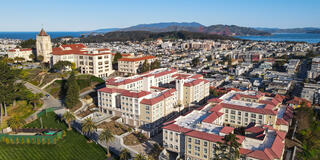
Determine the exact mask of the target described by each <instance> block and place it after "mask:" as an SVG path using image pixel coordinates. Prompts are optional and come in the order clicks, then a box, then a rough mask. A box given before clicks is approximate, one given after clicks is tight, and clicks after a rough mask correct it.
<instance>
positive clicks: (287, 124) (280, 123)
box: [276, 118, 289, 126]
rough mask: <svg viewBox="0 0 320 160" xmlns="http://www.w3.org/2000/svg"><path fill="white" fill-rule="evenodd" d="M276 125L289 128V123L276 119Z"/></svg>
mask: <svg viewBox="0 0 320 160" xmlns="http://www.w3.org/2000/svg"><path fill="white" fill-rule="evenodd" d="M276 124H277V125H286V126H289V123H288V122H287V121H285V120H284V119H282V118H278V119H277V122H276Z"/></svg>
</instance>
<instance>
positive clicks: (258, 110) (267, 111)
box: [220, 103, 276, 115]
mask: <svg viewBox="0 0 320 160" xmlns="http://www.w3.org/2000/svg"><path fill="white" fill-rule="evenodd" d="M220 105H222V107H223V108H229V109H235V110H241V111H246V112H253V113H259V114H267V115H276V111H273V110H270V109H264V108H252V107H246V106H240V105H235V104H228V103H220Z"/></svg>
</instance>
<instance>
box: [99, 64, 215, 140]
mask: <svg viewBox="0 0 320 160" xmlns="http://www.w3.org/2000/svg"><path fill="white" fill-rule="evenodd" d="M198 78H199V79H198ZM202 78H203V77H202V76H201V75H193V74H185V73H180V72H179V71H178V70H176V69H173V68H159V69H155V70H152V71H149V72H146V73H143V74H139V75H134V76H131V77H115V78H110V79H107V80H106V87H105V88H102V89H100V90H98V105H99V108H100V111H101V112H102V113H105V114H109V115H112V116H118V117H121V120H122V123H125V124H129V125H132V126H135V127H136V128H137V129H141V130H142V131H144V132H145V133H147V134H148V135H149V136H153V135H154V134H156V133H158V132H159V131H160V130H161V127H160V126H161V125H162V123H163V122H164V121H165V120H166V119H167V118H169V117H171V116H172V114H174V113H175V112H177V111H179V109H183V107H185V106H186V104H191V103H196V102H200V101H202V100H203V99H206V97H207V96H208V95H209V86H208V85H209V83H208V82H207V81H205V80H203V79H202ZM181 80H182V81H181ZM178 85H179V86H178ZM186 93H187V94H186ZM179 97H180V98H179ZM190 97H191V98H190ZM180 100H184V103H182V104H181V103H180ZM178 104H181V105H180V106H181V107H182V108H181V107H180V108H179V107H178Z"/></svg>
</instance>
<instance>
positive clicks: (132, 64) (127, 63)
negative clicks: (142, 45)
mask: <svg viewBox="0 0 320 160" xmlns="http://www.w3.org/2000/svg"><path fill="white" fill-rule="evenodd" d="M155 59H156V57H154V56H140V57H125V58H120V59H119V60H118V71H119V72H122V73H127V74H131V75H134V74H137V73H138V71H139V69H140V67H141V66H142V64H143V63H144V62H145V61H147V62H148V63H149V64H150V63H152V62H153V61H155Z"/></svg>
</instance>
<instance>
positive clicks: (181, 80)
mask: <svg viewBox="0 0 320 160" xmlns="http://www.w3.org/2000/svg"><path fill="white" fill-rule="evenodd" d="M174 77H176V79H177V81H176V89H177V91H178V92H179V97H178V101H179V103H180V104H181V105H183V106H188V105H190V104H192V103H198V102H201V101H205V100H207V99H206V97H208V96H209V94H210V93H209V90H210V83H209V81H208V80H205V79H203V76H202V75H199V74H196V75H188V74H176V75H174Z"/></svg>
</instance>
